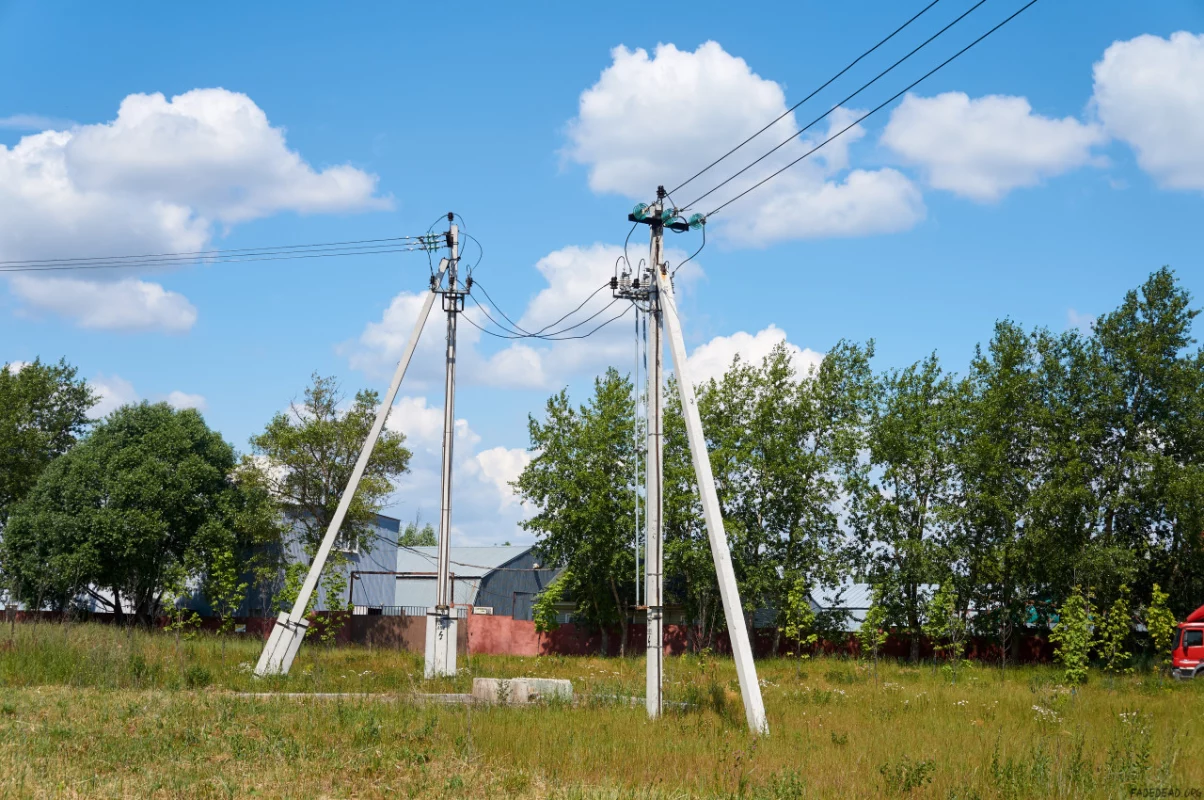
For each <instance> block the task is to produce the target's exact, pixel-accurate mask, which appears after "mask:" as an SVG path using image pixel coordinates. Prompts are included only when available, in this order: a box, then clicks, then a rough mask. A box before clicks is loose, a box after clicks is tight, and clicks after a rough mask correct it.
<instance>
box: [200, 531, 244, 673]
mask: <svg viewBox="0 0 1204 800" xmlns="http://www.w3.org/2000/svg"><path fill="white" fill-rule="evenodd" d="M230 539H232V537H228V539H227V541H226V542H223V543H222V544H220V545H215V546H214V548H213V552H212V553H211V554H210V556H209V559H208V561H209V563H208V566H207V567H206V569H205V584H204V591H205V597H206V598H207V599H208V600H209V605H210V606H211V607H212V608H213V611H214V613H215V614H217V616H218V618H219V619H220V620H221V625H220V626H219V628H218V631H219V632H220V633H222V634H227V635H228V634H229V633H230V632H231V631H233V630H234V615H235V614H236V613H237V612H238V607H239V606H240V605H241V604H242V601H243V598H244V597H246V594H247V586H248V583H247V581H245V580H243V579H242V578H243V574H244V573H243V570H242V568H241V564H240V562H239V559H238V555H237V554H236V552H235V548H234V542H233V541H230ZM226 638H227V637H226V636H223V637H222V661H225V660H226Z"/></svg>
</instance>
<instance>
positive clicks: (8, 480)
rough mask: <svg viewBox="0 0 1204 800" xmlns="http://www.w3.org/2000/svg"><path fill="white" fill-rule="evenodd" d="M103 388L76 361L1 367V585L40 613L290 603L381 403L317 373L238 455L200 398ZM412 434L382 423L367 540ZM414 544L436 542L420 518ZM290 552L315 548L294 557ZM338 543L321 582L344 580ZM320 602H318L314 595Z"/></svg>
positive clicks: (143, 616)
mask: <svg viewBox="0 0 1204 800" xmlns="http://www.w3.org/2000/svg"><path fill="white" fill-rule="evenodd" d="M97 401H98V397H97V394H96V392H95V391H94V389H93V388H92V387H91V386H90V385H89V384H88V383H87V381H85V380H83V379H81V378H80V377H79V376H78V370H77V369H76V368H75V367H73V366H71V365H70V364H68V363H67V362H66V361H65V360H61V361H59V362H58V363H44V362H42V361H41V360H40V359H39V360H35V361H34V362H32V363H30V364H24V365H20V367H19V368H17V367H14V366H12V365H5V366H4V367H3V368H2V369H0V590H3V593H4V594H5V595H6V596H7V598H8V599H9V600H10V601H17V602H20V603H23V604H24V605H25V606H26V607H27V608H31V609H59V610H71V609H73V608H76V607H79V606H81V605H84V604H86V605H90V606H93V605H94V606H96V607H99V608H100V609H102V610H106V611H110V612H112V613H114V614H116V615H117V617H119V618H123V619H124V618H127V617H128V618H129V619H130V621H138V622H140V623H143V624H149V622H150V621H151V620H152V619H153V618H155V617H158V616H160V615H163V614H165V613H166V614H175V613H178V608H179V606H180V605H182V604H184V603H185V602H188V601H190V600H195V599H202V600H204V601H205V602H206V603H207V604H208V605H209V607H210V608H211V609H212V610H213V612H215V613H216V614H217V615H218V616H220V617H222V618H223V620H225V622H226V623H227V624H228V623H230V622H231V621H232V618H233V616H234V615H235V614H236V613H237V612H238V611H239V609H240V607H241V608H243V610H244V611H245V610H246V609H247V607H248V606H252V607H254V606H258V608H260V609H261V610H266V609H268V608H269V606H275V608H276V609H288V608H289V607H291V605H292V602H293V600H294V599H295V597H296V594H297V590H298V589H299V587H300V583H301V580H302V578H303V577H304V573H305V571H306V570H307V569H308V566H309V560H310V558H312V555H313V553H314V552H315V551H316V550H317V546H318V544H319V543H320V542H321V539H322V536H323V534H324V533H325V532H326V528H327V526H328V525H329V523H330V519H331V518H332V517H333V515H334V512H335V509H336V508H337V506H338V503H339V500H340V498H341V496H342V493H343V490H344V488H345V487H346V484H347V481H348V478H349V477H350V474H351V471H352V468H353V466H354V463H355V460H356V458H357V457H358V455H359V451H360V447H361V446H362V444H363V441H364V439H365V437H366V436H367V434H368V431H369V429H370V428H371V426H372V422H373V420H374V418H375V416H376V412H377V408H378V407H379V398H378V396H377V394H376V393H375V392H372V391H361V392H358V393H357V394H356V395H355V396H354V398H352V399H350V401H348V398H346V397H345V396H344V394H343V393H342V391H341V390H340V387H339V384H338V382H337V381H336V380H335V379H334V378H329V377H322V376H319V375H317V374H315V375H314V376H313V379H312V383H311V384H310V385H309V386H308V387H307V388H306V389H305V392H304V397H303V399H302V400H300V401H297V402H293V403H291V404H290V406H289V409H288V411H286V412H281V413H278V414H276V415H275V416H274V417H273V418H272V419H271V420H270V421H269V422H268V423H267V425H266V426H265V427H264V429H263V431H262V432H260V433H259V434H257V435H255V436H253V437H251V440H250V442H249V445H250V447H249V449H248V451H247V452H245V453H241V454H240V453H238V452H237V451H236V450H235V448H234V447H233V446H232V445H231V444H229V443H228V442H227V441H225V439H223V438H222V436H221V434H219V433H218V432H216V431H214V430H212V429H210V428H209V426H208V425H207V424H206V422H205V420H204V417H203V416H202V414H201V413H200V412H198V411H196V410H194V409H174V408H172V407H171V406H169V405H167V404H166V403H149V402H145V401H144V402H141V403H134V404H129V405H125V406H122V407H121V408H118V409H116V410H115V411H113V412H111V413H110V414H108V415H107V416H106V417H104V418H103V419H101V420H99V421H96V420H93V419H92V418H91V417H90V416H89V415H90V412H91V410H92V408H93V407H94V406H95V405H96V403H97ZM409 460H410V451H409V450H408V449H406V447H405V446H404V436H403V435H402V434H401V433H398V432H395V431H389V430H387V429H386V430H385V431H384V432H383V433H382V434H381V437H380V440H379V442H378V444H377V446H376V448H375V450H374V452H373V455H372V459H371V460H370V462H369V465H368V468H367V470H366V472H365V474H364V477H363V479H362V480H361V483H360V486H359V489H358V491H357V493H356V496H355V498H354V499H353V502H352V503H351V507H350V509H349V511H348V513H347V516H346V520H345V522H344V524H343V527H342V530H341V533H340V535H341V537H342V544H343V548H344V549H348V550H350V549H356V550H365V551H366V550H369V549H371V547H372V546H373V544H375V543H376V539H377V533H376V528H375V526H374V523H375V521H376V515H377V514H378V513H379V512H380V510H381V508H382V506H383V504H384V502H385V500H386V499H387V498H388V496H389V495H390V494H391V492H392V491H393V488H394V481H395V480H396V478H397V477H398V476H400V475H401V474H402V473H404V472H406V471H407V470H408V468H409ZM400 538H401V540H402V543H403V544H431V543H433V542H434V530H433V529H432V528H431V526H429V525H427V526H426V527H425V528H423V527H420V526H419V525H418V521H417V520H415V522H414V523H413V524H411V525H410V526H407V528H406V530H405V531H404V532H403V534H402V536H401V537H400ZM290 550H292V551H294V552H295V551H300V552H301V553H304V554H306V555H307V556H308V557H307V558H305V559H303V560H298V559H297V558H296V557H295V556H294V557H293V558H290V557H289V556H288V554H289V552H290ZM341 557H342V555H341V553H340V552H339V551H337V550H336V552H335V554H334V563H333V564H332V567H333V568H331V569H328V570H327V571H326V575H325V578H324V581H325V584H326V586H325V588H326V595H327V597H328V603H330V602H334V601H335V600H337V599H341V598H342V597H343V596H344V594H345V591H346V584H345V579H344V577H343V575H342V572H341V570H340V569H338V567H339V559H340V558H341ZM311 602H312V601H311Z"/></svg>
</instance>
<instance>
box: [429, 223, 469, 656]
mask: <svg viewBox="0 0 1204 800" xmlns="http://www.w3.org/2000/svg"><path fill="white" fill-rule="evenodd" d="M454 219H455V216H454V215H453V214H451V213H449V214H448V215H447V221H448V231H447V247H448V249H449V251H450V253H449V255H448V270H447V290H446V291H444V292H443V293H442V294H443V310H444V311H446V312H447V371H446V375H445V379H444V388H443V471H442V474H441V486H440V488H441V493H440V504H439V561H438V567H437V569H438V573H437V576H436V578H435V605H434V607H433V608H430V609H427V617H426V660H425V669H424V674H425V676H426V677H427V678H433V677H437V676H441V675H455V674H456V627H457V626H456V619H455V617H454V616H453V615H452V607H453V605H454V600H455V598H454V597H453V596H452V586H451V581H450V579H449V575H448V572H449V564H450V560H451V512H452V449H453V445H454V444H455V432H456V317H457V316H458V315H459V314H460V312H461V311H463V310H464V292H461V291H460V287H459V285H458V283H457V280H458V277H459V275H458V272H459V270H458V266H459V260H460V258H459V244H460V243H459V236H460V231H459V228H457V227H456V225H455V223H454V222H453V220H454Z"/></svg>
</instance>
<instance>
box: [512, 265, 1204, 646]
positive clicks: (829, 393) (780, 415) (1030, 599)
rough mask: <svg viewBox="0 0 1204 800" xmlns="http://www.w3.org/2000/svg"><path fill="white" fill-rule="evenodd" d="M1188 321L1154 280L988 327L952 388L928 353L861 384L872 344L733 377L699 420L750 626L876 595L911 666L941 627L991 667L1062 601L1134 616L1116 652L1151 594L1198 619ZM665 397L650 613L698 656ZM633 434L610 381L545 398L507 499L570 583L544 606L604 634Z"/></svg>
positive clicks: (1184, 300) (627, 602) (624, 547)
mask: <svg viewBox="0 0 1204 800" xmlns="http://www.w3.org/2000/svg"><path fill="white" fill-rule="evenodd" d="M1198 313H1199V311H1198V309H1195V308H1193V307H1192V306H1191V300H1190V297H1189V294H1188V292H1187V291H1186V290H1185V289H1184V288H1183V287H1182V286H1181V285H1180V284H1179V282H1178V281H1177V280H1176V278H1175V276H1174V274H1173V272H1172V271H1171V270H1169V269H1167V268H1163V269H1161V270H1159V271H1157V272H1155V273H1153V274H1152V275H1150V277H1149V278H1148V280H1146V281H1145V282H1144V283H1143V284H1142V285H1141V286H1140V287H1138V288H1136V289H1134V290H1132V291H1130V292H1128V293H1126V295H1125V297H1124V299H1123V301H1122V302H1121V303H1120V305H1119V306H1118V307H1117V308H1116V309H1114V310H1113V311H1111V312H1109V313H1107V314H1104V315H1102V316H1100V317H1099V318H1098V319H1097V320H1096V321H1095V322H1094V324H1093V325H1092V326H1091V328H1090V330H1089V331H1082V330H1078V329H1072V330H1067V331H1063V332H1056V331H1051V330H1048V329H1046V328H1031V329H1029V328H1026V327H1024V326H1023V325H1021V324H1019V323H1017V322H1015V321H1013V320H1009V319H1005V320H1002V321H999V322H998V323H996V325H995V328H994V331H993V334H992V336H991V338H990V340H989V341H988V342H987V343H986V344H985V345H980V346H978V347H976V348H975V351H974V356H973V358H972V359H971V360H970V363H969V365H968V368H966V369H965V370H964V371H962V372H960V373H958V372H953V371H950V370H949V369H948V368H947V367H946V366H945V365H943V364H942V363H941V361H940V359H939V358H938V356H937V355H936V354H935V353H933V354H932V355H929V356H927V357H925V358H923V359H921V360H919V361H917V362H916V363H914V364H911V365H909V366H906V367H904V368H901V369H891V370H886V371H875V370H874V369H873V367H872V366H871V361H872V359H873V356H874V343H873V342H867V343H864V344H858V343H851V342H846V341H842V342H839V343H838V344H837V345H836V346H834V347H833V348H832V349H831V350H830V351H829V352H828V353H827V354H826V355H825V357H824V358H823V361H822V363H820V364H819V366H818V367H817V368H814V369H811V370H810V371H808V372H807V373H805V374H800V373H799V372H798V370H797V368H796V367H795V365H794V363H793V362H792V359H791V355H790V352H789V351H788V349H787V348H786V347H785V346H784V345H779V346H778V347H776V348H775V349H774V350H773V351H772V352H771V353H770V354H769V355H768V356H766V357H765V358H764V359H763V360H762V361H761V362H760V363H748V362H747V361H744V360H742V359H740V358H739V357H737V358H736V359H735V360H734V361H733V362H732V364H731V366H730V368H729V369H728V371H727V372H726V374H724V375H723V376H722V377H721V378H719V379H712V380H709V381H708V382H706V383H705V384H704V385H702V386H700V387H698V404H699V412H700V415H701V417H702V423H703V428H704V430H705V433H706V437H707V446H708V450H709V452H710V458H711V465H712V469H713V471H714V474H715V481H716V486H717V490H718V495H719V501H720V505H721V508H722V513H723V519H724V524H725V526H726V528H727V532H728V536H729V539H730V542H731V551H732V558H733V561H734V565H735V569H736V572H737V577H738V581H739V585H740V592H741V597H742V599H743V602H744V605H745V611H746V614H748V615H750V618H751V615H752V613H753V612H754V611H755V610H757V609H770V610H774V611H776V612H777V613H778V622H779V625H778V630H779V631H780V630H782V629H783V628H786V629H790V630H792V638H796V639H797V638H800V636H801V637H805V635H806V634H805V629H808V628H811V627H815V626H816V625H819V624H820V621H818V620H813V619H809V617H808V615H809V613H810V608H809V604H808V603H807V602H806V598H807V597H808V596H809V594H810V592H811V591H812V590H815V589H819V588H822V587H839V586H841V585H843V584H845V583H848V582H850V581H858V582H864V583H869V584H872V585H873V587H874V598H875V607H876V608H877V610H876V612H875V613H876V614H879V613H880V614H881V615H882V624H883V625H885V626H887V627H889V628H892V629H894V630H896V631H898V632H900V633H902V634H904V635H906V636H908V637H910V639H911V642H912V645H911V646H912V651H911V652H912V657H913V658H914V657H916V656H917V655H918V652H919V650H918V648H919V645H920V639H921V636H922V634H924V632H925V631H926V630H932V629H933V625H934V619H935V618H936V616H937V615H938V614H937V612H939V611H941V610H943V613H945V614H946V615H948V614H954V615H955V616H956V617H958V618H959V619H961V620H963V621H965V622H966V624H967V625H968V626H969V628H970V629H971V631H972V632H974V633H976V634H979V635H983V636H988V637H992V638H993V639H995V640H996V641H997V642H998V643H999V644H1000V645H1001V646H1002V650H1003V652H1004V653H1006V652H1007V651H1008V648H1009V646H1010V645H1011V644H1012V643H1013V642H1014V641H1015V638H1016V633H1017V632H1018V631H1021V630H1033V629H1036V630H1047V629H1048V628H1049V627H1050V625H1051V622H1052V621H1054V620H1056V619H1057V613H1058V610H1059V609H1060V608H1062V607H1063V605H1065V604H1066V602H1067V601H1068V600H1070V599H1071V598H1090V602H1091V603H1095V604H1098V607H1100V608H1110V607H1114V606H1116V603H1117V602H1118V601H1121V600H1122V599H1123V601H1124V603H1123V608H1125V609H1130V605H1129V602H1130V598H1132V603H1133V605H1132V607H1131V609H1132V610H1131V612H1128V611H1127V612H1126V613H1128V615H1129V616H1128V618H1126V619H1125V620H1124V622H1123V629H1124V632H1125V633H1126V634H1129V633H1131V629H1132V627H1133V626H1132V624H1131V623H1132V622H1133V620H1134V619H1135V618H1136V615H1137V614H1138V613H1139V612H1140V611H1141V609H1142V608H1143V607H1144V606H1146V605H1148V604H1149V603H1150V602H1151V601H1152V600H1155V599H1157V595H1158V593H1159V592H1160V591H1161V592H1163V593H1164V594H1163V595H1162V597H1163V602H1164V604H1166V605H1168V606H1169V608H1170V610H1171V611H1172V612H1173V613H1174V614H1175V615H1178V617H1179V618H1182V617H1183V615H1185V614H1186V613H1188V612H1190V611H1191V610H1192V609H1194V608H1196V607H1197V606H1199V605H1200V604H1201V603H1204V541H1202V532H1204V350H1201V349H1200V348H1198V347H1196V346H1195V340H1194V339H1193V338H1192V335H1191V327H1192V321H1193V320H1194V318H1195V317H1196V315H1197V314H1198ZM665 397H666V399H667V408H666V412H665V421H664V437H665V438H664V451H665V470H664V471H665V475H664V487H663V496H664V518H665V567H666V594H667V596H668V601H669V602H672V603H676V604H679V605H680V606H681V607H682V608H683V609H684V612H685V614H686V618H687V620H689V622H690V626H689V630H690V633H691V636H692V637H694V640H695V643H696V644H698V645H699V646H704V645H706V644H709V643H713V640H714V635H715V633H716V632H717V631H718V630H719V629H721V628H722V609H721V607H720V604H719V595H718V586H717V584H716V582H715V577H714V568H713V565H712V561H711V556H710V551H709V545H708V542H707V537H706V530H705V527H704V525H703V521H702V515H701V508H700V506H699V501H698V494H697V488H696V486H695V481H694V474H693V469H692V467H691V463H690V457H689V451H688V447H687V442H686V436H685V426H684V422H683V419H682V417H681V413H680V408H679V406H677V405H676V398H677V393H676V389H675V387H674V386H673V383H672V380H670V381H669V385H668V387H667V389H666V392H665ZM643 424H644V421H643V419H642V418H637V414H636V409H635V402H634V398H633V392H632V385H631V382H630V380H629V379H628V378H627V377H624V376H622V375H620V374H619V373H618V372H617V371H616V370H614V369H611V370H609V371H608V372H607V373H606V374H605V375H603V376H601V377H599V378H598V379H597V380H596V381H595V385H594V391H593V396H592V397H590V398H589V399H588V400H587V401H586V402H585V403H584V404H583V405H579V406H574V405H573V403H572V402H571V401H570V399H569V396H568V393H567V391H561V392H559V393H557V394H556V395H554V396H552V397H551V398H550V399H549V400H548V402H547V405H546V408H545V410H544V414H543V416H542V418H536V417H534V416H532V417H531V418H530V420H529V433H530V441H531V450H532V452H533V458H532V460H531V462H530V464H529V466H528V467H527V468H526V469H525V471H524V472H523V473H522V474H521V476H520V477H519V478H518V480H517V481H516V483H515V486H516V488H517V490H518V491H519V493H520V494H521V495H522V497H523V498H524V499H525V500H526V501H528V502H529V503H531V504H532V505H533V506H534V507H535V508H536V509H537V513H535V514H534V516H532V517H531V518H530V519H529V520H528V521H527V522H526V523H525V525H526V527H527V528H528V529H529V530H531V531H532V532H534V533H535V534H536V536H537V537H538V539H539V547H540V549H541V550H542V551H543V554H544V557H545V558H547V559H549V561H551V562H553V563H558V564H560V565H562V566H565V567H567V573H566V574H567V577H566V579H565V582H566V584H565V585H563V586H560V587H558V592H561V593H562V594H563V595H564V596H569V597H572V599H573V602H574V603H575V605H576V612H577V616H578V618H579V619H581V620H583V621H585V622H587V623H590V624H593V625H596V626H599V627H602V628H603V629H605V628H606V627H607V626H612V625H620V626H625V625H626V621H627V620H628V618H630V616H631V615H632V612H633V601H634V595H635V586H634V583H635V580H636V570H635V562H634V550H633V529H634V526H635V519H634V514H635V485H634V474H635V473H634V465H635V464H637V463H642V459H643V457H644V452H643V447H644V445H643V436H642V434H643ZM938 595H939V597H938ZM1167 598H1169V599H1167ZM1077 602H1078V600H1075V601H1074V603H1077ZM1072 605H1073V604H1072ZM800 619H801V620H803V624H802V625H800V624H799V620H800ZM1118 624H1120V623H1118ZM625 638H626V637H624V639H625ZM775 647H776V643H775Z"/></svg>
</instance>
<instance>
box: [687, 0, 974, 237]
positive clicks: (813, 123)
mask: <svg viewBox="0 0 1204 800" xmlns="http://www.w3.org/2000/svg"><path fill="white" fill-rule="evenodd" d="M986 1H987V0H978V2H977V3H975V4H974V5H972V6H970V7H969V8H968V9H966V10H965V11H964V12H962V13H961V15H959V16H958V17H956V18H955V19H954V20H953V21H952V22H950V23H949V24H948V25H946V26H945V27H943V28H941V29H940V30H939V31H937V32H936V33H934V34H932V35H931V36H929V37H928V38H927V39H925V40H924V41H923V42H921V43H920V44H918V45H916V47H914V48H913V49H912V50H911V51H910V52H908V53H907V54H906V55H905V56H903V57H902V58H900V59H899V60H898V61H896V62H895V63H893V64H891V65H890V66H889V67H887V68H886V69H884V70H882V71H881V72H879V73H878V74H877V75H875V76H874V77H873V78H871V79H870V80H869V81H868V82H866V83H863V84H862V85H861V87H860V88H859V89H857V91H855V92H853V93H852V94H850V95H849V96H848V97H846V98H845V99H843V100H841V101H840V102H839V103H837V104H836V105H834V106H832V107H831V108H829V109H828V110H827V111H825V112H824V113H822V114H820V115H819V116H818V117H816V118H815V119H813V120H811V121H810V122H808V123H807V124H806V125H804V126H803V127H802V128H801V129H799V130H797V131H795V132H794V133H792V134H790V135H789V136H787V137H786V138H785V139H783V140H782V141H781V142H779V143H778V144H776V145H774V147H773V148H772V149H771V150H769V151H768V152H766V153H763V154H762V155H761V156H760V157H758V158H757V159H756V160H754V161H753V162H752V163H750V164H748V165H747V166H745V167H744V168H743V169H741V170H740V171H739V172H736V173H735V174H733V175H730V176H728V177H727V178H725V179H724V180H722V181H720V182H719V183H718V184H717V185H715V186H713V187H711V188H710V189H709V190H707V191H706V192H705V193H703V194H701V195H699V196H698V197H696V198H694V199H693V200H691V201H690V202H689V203H686V205H685V206H684V207H685V208H690V207H692V206H694V205H696V204H697V203H699V202H701V201H702V200H704V199H705V198H707V197H709V196H710V195H712V194H714V193H715V192H717V191H719V190H720V189H722V188H723V187H724V186H727V185H728V184H729V183H731V182H732V181H734V180H735V179H736V178H739V177H740V176H741V175H743V174H744V173H746V172H748V171H749V170H750V169H752V168H753V167H755V166H756V165H757V164H760V163H761V162H762V161H764V160H765V159H767V158H769V157H770V156H771V155H773V154H774V153H776V152H777V151H779V150H781V149H782V148H783V147H785V146H786V145H788V144H790V143H791V142H793V141H794V140H795V139H797V138H798V137H800V136H802V135H803V134H804V133H806V132H807V131H809V130H810V129H811V128H813V127H815V126H816V125H818V124H819V123H820V122H823V121H824V120H825V119H827V118H828V116H829V115H831V113H832V112H833V111H835V110H836V109H838V108H840V107H842V106H843V105H844V104H845V103H847V102H849V101H850V100H852V99H853V98H854V97H856V96H857V95H859V94H861V93H862V92H864V91H865V90H866V89H868V88H870V87H871V86H873V85H874V84H875V83H877V82H878V80H879V79H881V78H883V77H885V76H886V75H887V74H889V73H890V72H891V71H892V70H894V68H895V67H897V66H899V65H900V64H902V63H903V62H904V61H906V60H907V59H909V58H911V57H912V56H914V55H915V54H916V53H918V52H920V51H921V50H923V49H924V48H925V47H927V46H928V45H929V44H931V43H932V42H933V41H935V40H936V39H937V38H938V37H939V36H941V34H943V33H945V32H946V31H948V30H949V29H950V28H952V27H953V26H954V25H956V24H957V23H959V22H961V21H962V20H963V19H965V18H966V17H968V16H969V15H970V14H971V13H972V12H974V11H975V10H976V9H977V8H978V7H979V6H981V5H982V4H983V3H985V2H986ZM955 57H956V56H955ZM939 68H940V67H938V68H937V69H939ZM925 77H926V76H925ZM920 80H923V78H921V79H920ZM912 85H913V86H914V85H915V84H912ZM903 91H907V90H906V89H904V90H903ZM900 94H902V92H900ZM887 102H890V101H887ZM867 116H868V115H867ZM861 119H865V117H862V118H861ZM860 121H861V120H858V122H860ZM856 124H857V123H856V122H854V123H853V125H856ZM849 127H850V128H851V127H853V126H852V125H850V126H849ZM845 130H848V128H845ZM841 133H844V131H841ZM837 135H839V134H837ZM832 138H836V137H832ZM829 141H831V139H829ZM826 143H827V142H825V144H826ZM708 216H709V215H708Z"/></svg>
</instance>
